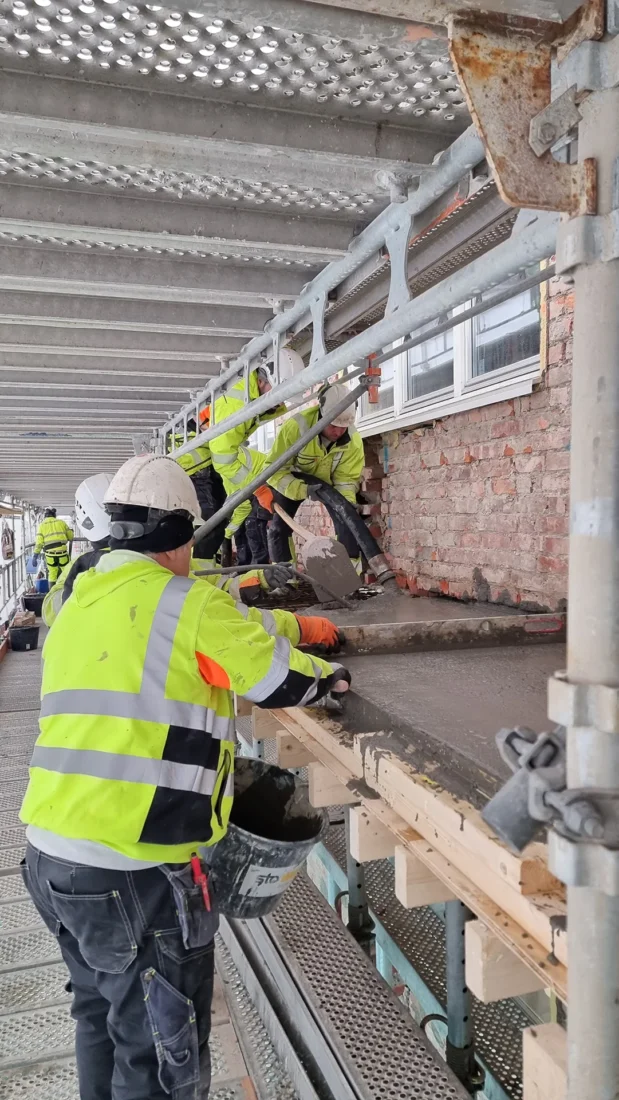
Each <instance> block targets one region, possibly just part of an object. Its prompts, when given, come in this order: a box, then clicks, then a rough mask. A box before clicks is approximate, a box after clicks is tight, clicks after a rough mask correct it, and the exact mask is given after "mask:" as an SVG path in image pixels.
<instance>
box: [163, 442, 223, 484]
mask: <svg viewBox="0 0 619 1100" xmlns="http://www.w3.org/2000/svg"><path fill="white" fill-rule="evenodd" d="M195 438H196V433H195V432H187V442H188V443H189V441H190V440H191V439H195ZM174 443H175V445H176V446H177V447H183V446H184V444H185V436H184V435H182V434H181V433H179V434H177V435H175V436H174ZM168 453H169V454H170V456H171V457H172V458H173V459H174V461H175V462H178V465H179V466H182V468H183V470H184V471H185V473H187V474H189V476H190V477H191V476H192V474H197V472H198V470H206V469H207V467H208V466H212V464H213V460H212V458H211V449H210V447H209V445H208V443H201V444H200V446H199V447H196V448H195V450H193V451H190V452H189V453H188V454H186V455H179V456H178V458H177V457H176V455H175V454H174V453H173V451H172V449H171V448H170V449H169V452H168Z"/></svg>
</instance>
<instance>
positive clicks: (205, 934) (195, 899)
mask: <svg viewBox="0 0 619 1100" xmlns="http://www.w3.org/2000/svg"><path fill="white" fill-rule="evenodd" d="M161 870H162V871H163V873H164V875H165V876H166V878H167V880H168V882H169V883H170V886H171V887H172V893H173V894H174V904H175V906H176V912H177V915H178V923H179V924H180V928H181V935H182V937H183V946H184V947H185V950H186V951H193V950H195V949H196V948H204V949H207V948H208V947H209V946H210V945H211V944H212V942H213V938H214V936H215V933H216V931H217V929H218V927H219V914H218V912H217V903H216V901H215V898H214V896H213V888H212V883H211V879H210V877H209V879H208V889H209V895H210V901H211V908H210V910H208V909H207V908H206V906H205V904H204V897H203V894H202V890H201V888H200V887H199V886H196V884H195V882H194V881H193V877H192V874H191V865H190V864H187V866H186V867H182V868H181V870H180V871H173V870H172V869H171V868H170V867H166V866H162V867H161ZM207 870H208V868H207ZM160 944H161V947H162V949H163V950H164V951H166V952H167V953H168V954H173V953H174V949H173V943H172V940H171V939H170V937H167V936H161V937H160ZM183 954H184V953H183ZM175 957H176V956H175ZM178 961H182V958H181V959H179V960H178Z"/></svg>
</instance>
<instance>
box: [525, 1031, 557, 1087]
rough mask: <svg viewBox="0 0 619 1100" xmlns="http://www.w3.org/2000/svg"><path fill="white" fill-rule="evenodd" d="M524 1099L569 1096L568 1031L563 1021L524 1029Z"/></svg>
mask: <svg viewBox="0 0 619 1100" xmlns="http://www.w3.org/2000/svg"><path fill="white" fill-rule="evenodd" d="M522 1053H523V1074H522V1095H523V1100H566V1097H567V1034H566V1032H565V1031H564V1030H563V1028H562V1027H561V1025H560V1024H540V1025H536V1026H535V1027H528V1028H526V1029H525V1031H524V1032H523V1047H522Z"/></svg>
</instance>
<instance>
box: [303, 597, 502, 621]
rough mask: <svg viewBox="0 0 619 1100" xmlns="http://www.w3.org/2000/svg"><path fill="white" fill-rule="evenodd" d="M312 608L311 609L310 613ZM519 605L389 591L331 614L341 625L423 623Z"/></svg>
mask: <svg viewBox="0 0 619 1100" xmlns="http://www.w3.org/2000/svg"><path fill="white" fill-rule="evenodd" d="M311 613H312V610H311V609H308V614H311ZM518 614H520V612H519V611H518V609H517V608H513V607H504V606H503V605H502V604H495V603H463V602H462V601H461V600H447V599H444V600H442V599H440V597H438V596H420V597H413V596H407V595H405V594H404V595H398V594H397V593H393V594H392V593H390V592H386V593H385V594H384V595H383V596H373V597H372V598H371V599H368V600H364V601H363V602H362V603H361V604H360V605H359V610H358V611H357V610H355V611H347V610H345V609H343V608H342V609H341V610H339V609H338V610H329V618H330V619H333V622H335V623H337V624H338V625H339V626H342V627H346V626H347V625H348V626H353V625H354V626H363V625H366V624H369V623H381V624H386V623H413V622H415V623H419V622H430V621H431V620H435V619H488V618H496V616H498V615H518Z"/></svg>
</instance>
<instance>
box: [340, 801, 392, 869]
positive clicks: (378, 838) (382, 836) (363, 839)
mask: <svg viewBox="0 0 619 1100" xmlns="http://www.w3.org/2000/svg"><path fill="white" fill-rule="evenodd" d="M349 821H350V851H351V853H352V856H353V858H354V859H356V860H357V862H358V863H369V862H370V861H371V860H373V859H389V858H390V857H391V856H393V855H394V853H395V849H396V842H395V837H394V835H393V833H392V832H390V830H389V829H387V828H386V827H385V826H384V825H383V824H382V823H381V822H380V821H379V820H378V818H376V817H374V815H373V814H371V813H369V812H368V810H366V809H365V807H363V806H353V807H352V809H351V811H350V817H349Z"/></svg>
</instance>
